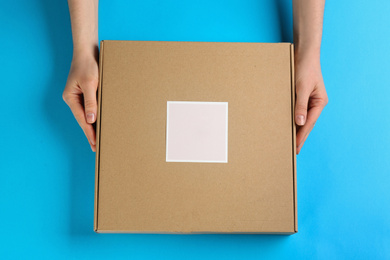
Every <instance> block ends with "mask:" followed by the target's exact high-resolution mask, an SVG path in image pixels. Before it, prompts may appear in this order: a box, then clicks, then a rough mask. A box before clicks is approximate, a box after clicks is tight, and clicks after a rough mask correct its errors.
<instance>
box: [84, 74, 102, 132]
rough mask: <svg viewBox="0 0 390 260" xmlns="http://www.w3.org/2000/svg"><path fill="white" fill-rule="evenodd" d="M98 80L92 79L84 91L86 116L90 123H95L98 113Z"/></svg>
mask: <svg viewBox="0 0 390 260" xmlns="http://www.w3.org/2000/svg"><path fill="white" fill-rule="evenodd" d="M97 84H98V83H97V81H94V80H93V81H90V82H88V83H87V85H85V86H83V87H82V89H83V91H84V93H83V94H84V109H85V118H86V119H87V123H88V124H93V123H95V121H96V113H97V100H96V91H97Z"/></svg>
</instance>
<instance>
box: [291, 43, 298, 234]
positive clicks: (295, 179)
mask: <svg viewBox="0 0 390 260" xmlns="http://www.w3.org/2000/svg"><path fill="white" fill-rule="evenodd" d="M290 57H291V59H290V61H291V122H292V137H293V138H292V140H293V144H292V145H293V151H292V152H293V153H292V156H293V164H294V165H293V182H294V183H293V194H294V232H295V233H297V232H298V208H297V156H296V154H297V145H296V126H295V68H294V44H291V46H290Z"/></svg>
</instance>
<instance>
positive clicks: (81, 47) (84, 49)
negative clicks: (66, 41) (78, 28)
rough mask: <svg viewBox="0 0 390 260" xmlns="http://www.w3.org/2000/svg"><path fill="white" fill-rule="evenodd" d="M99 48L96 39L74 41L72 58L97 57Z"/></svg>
mask: <svg viewBox="0 0 390 260" xmlns="http://www.w3.org/2000/svg"><path fill="white" fill-rule="evenodd" d="M98 56H99V48H98V44H97V41H96V42H92V43H74V44H73V59H90V58H93V59H95V60H97V59H98Z"/></svg>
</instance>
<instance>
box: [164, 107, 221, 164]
mask: <svg viewBox="0 0 390 260" xmlns="http://www.w3.org/2000/svg"><path fill="white" fill-rule="evenodd" d="M227 158H228V102H198V101H168V102H167V131H166V161H167V162H211V163H212V162H214V163H227Z"/></svg>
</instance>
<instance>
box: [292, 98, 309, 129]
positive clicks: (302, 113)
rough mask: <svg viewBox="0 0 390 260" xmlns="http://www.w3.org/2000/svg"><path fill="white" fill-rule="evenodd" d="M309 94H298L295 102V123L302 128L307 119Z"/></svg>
mask: <svg viewBox="0 0 390 260" xmlns="http://www.w3.org/2000/svg"><path fill="white" fill-rule="evenodd" d="M309 97H310V93H307V92H305V91H302V92H298V91H297V95H296V101H295V123H296V124H297V125H299V126H303V125H304V124H305V123H306V118H307V105H308V103H309Z"/></svg>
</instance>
